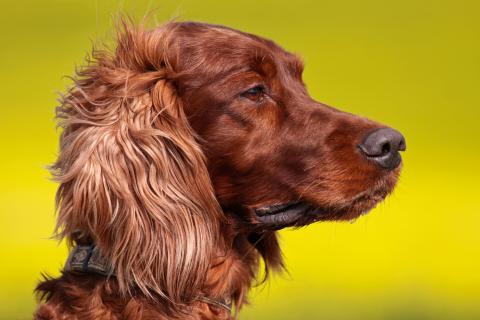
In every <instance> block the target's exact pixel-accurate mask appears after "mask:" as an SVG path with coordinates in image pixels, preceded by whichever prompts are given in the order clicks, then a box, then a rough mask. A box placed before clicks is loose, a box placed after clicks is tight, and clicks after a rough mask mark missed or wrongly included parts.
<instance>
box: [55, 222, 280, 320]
mask: <svg viewBox="0 0 480 320" xmlns="http://www.w3.org/2000/svg"><path fill="white" fill-rule="evenodd" d="M225 229H227V228H225ZM225 229H224V230H225ZM228 229H229V231H228V232H227V234H224V237H223V238H224V240H225V243H224V244H223V245H222V247H224V248H223V249H220V248H219V249H218V254H216V256H215V257H214V258H213V259H212V262H211V268H210V270H209V271H208V273H207V275H206V280H205V286H204V289H203V290H202V292H201V293H198V298H197V299H196V301H195V303H198V302H201V303H204V304H207V305H208V308H210V309H217V311H218V310H219V309H223V311H227V312H228V314H231V306H232V305H234V306H235V309H236V310H238V309H240V308H241V307H242V305H243V304H245V303H246V299H247V293H248V290H249V288H250V287H251V285H252V282H253V280H254V279H255V276H256V274H257V272H258V267H259V260H260V257H261V255H263V256H264V259H268V257H267V258H265V255H268V254H266V253H265V251H266V247H268V246H266V245H265V243H269V242H271V241H272V240H273V241H274V243H275V244H276V237H275V235H274V234H269V235H265V234H262V235H260V236H258V235H257V236H253V235H251V234H249V235H248V234H244V233H238V231H237V232H235V231H233V230H232V229H231V228H228ZM75 238H76V242H77V245H76V246H74V247H73V248H72V250H71V252H70V255H69V258H68V260H67V263H66V265H65V268H64V270H65V271H67V272H74V273H83V274H87V273H89V274H97V275H101V276H103V277H106V278H107V279H110V280H109V281H113V282H114V281H115V270H114V268H112V267H111V265H110V264H109V263H108V261H107V260H106V259H105V258H103V255H102V254H101V252H100V249H99V248H98V247H96V246H95V245H94V244H93V243H94V242H93V241H92V239H91V238H90V237H85V236H83V235H82V236H80V235H79V234H77V235H76V236H75ZM227 239H228V240H227ZM225 248H226V250H225ZM275 250H278V249H276V248H275ZM270 255H271V254H270ZM274 255H279V253H275V254H274ZM268 262H270V261H267V263H266V265H268ZM222 313H224V312H222Z"/></svg>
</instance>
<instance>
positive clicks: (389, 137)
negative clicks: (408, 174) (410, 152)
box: [358, 128, 406, 170]
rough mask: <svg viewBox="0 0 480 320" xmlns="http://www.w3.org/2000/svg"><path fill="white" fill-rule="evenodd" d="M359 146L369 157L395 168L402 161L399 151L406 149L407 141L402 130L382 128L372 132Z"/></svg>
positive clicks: (390, 168)
mask: <svg viewBox="0 0 480 320" xmlns="http://www.w3.org/2000/svg"><path fill="white" fill-rule="evenodd" d="M358 147H359V148H360V150H361V151H362V153H363V154H364V155H365V156H366V157H367V158H368V159H371V160H372V161H375V162H376V163H377V164H379V165H380V166H382V167H383V168H385V169H388V170H393V169H395V168H396V167H398V166H399V165H400V162H402V158H401V157H400V153H399V151H405V148H406V143H405V138H404V137H403V135H402V134H401V133H400V132H398V131H396V130H393V129H390V128H382V129H378V130H375V131H373V132H372V133H370V134H369V135H368V136H367V137H366V138H365V140H363V142H362V143H361V144H360V145H359V146H358Z"/></svg>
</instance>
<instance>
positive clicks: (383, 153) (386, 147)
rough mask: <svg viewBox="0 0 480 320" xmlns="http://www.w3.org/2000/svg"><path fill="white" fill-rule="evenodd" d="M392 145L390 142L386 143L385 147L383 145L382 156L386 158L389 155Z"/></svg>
mask: <svg viewBox="0 0 480 320" xmlns="http://www.w3.org/2000/svg"><path fill="white" fill-rule="evenodd" d="M390 149H391V147H390V143H389V142H385V143H384V144H383V145H382V153H381V156H384V155H386V154H387V153H390Z"/></svg>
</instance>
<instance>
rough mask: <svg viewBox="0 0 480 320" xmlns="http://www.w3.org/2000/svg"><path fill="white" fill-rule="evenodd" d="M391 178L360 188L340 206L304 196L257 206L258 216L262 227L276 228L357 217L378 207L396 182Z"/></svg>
mask: <svg viewBox="0 0 480 320" xmlns="http://www.w3.org/2000/svg"><path fill="white" fill-rule="evenodd" d="M395 180H396V179H395ZM389 182H390V183H382V184H380V185H379V186H376V187H372V188H371V189H368V190H365V191H363V192H360V193H359V194H357V195H356V196H355V197H353V198H352V199H350V200H348V201H345V202H343V203H341V204H338V205H336V206H326V205H321V204H316V203H313V202H309V201H304V200H300V201H291V202H285V203H278V204H274V205H269V206H265V207H260V208H256V209H254V212H255V217H256V220H257V221H258V223H259V225H260V226H261V227H262V228H265V229H273V230H279V229H283V228H287V227H301V226H305V225H309V224H311V223H314V222H317V221H332V220H334V221H342V220H343V221H345V220H346V221H349V220H353V219H356V218H358V217H359V216H361V215H363V214H365V213H367V212H369V211H370V210H372V209H373V208H375V206H376V205H377V204H378V203H380V202H382V201H383V200H384V199H385V198H386V197H387V195H388V194H390V193H391V191H392V190H393V187H394V184H395V182H393V181H389Z"/></svg>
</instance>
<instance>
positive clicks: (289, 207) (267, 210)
mask: <svg viewBox="0 0 480 320" xmlns="http://www.w3.org/2000/svg"><path fill="white" fill-rule="evenodd" d="M332 213H333V212H332V210H327V209H321V208H319V207H317V206H315V205H313V204H311V203H308V202H305V201H290V202H285V203H279V204H274V205H269V206H266V207H261V208H257V209H255V214H256V219H257V220H258V222H260V223H261V224H262V225H263V226H266V227H271V228H274V229H281V228H284V227H288V226H296V225H299V223H300V222H301V221H304V220H305V219H307V220H310V221H312V220H315V221H318V220H322V219H324V218H327V217H329V216H331V215H332ZM301 224H302V223H300V225H301Z"/></svg>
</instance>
